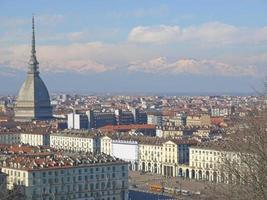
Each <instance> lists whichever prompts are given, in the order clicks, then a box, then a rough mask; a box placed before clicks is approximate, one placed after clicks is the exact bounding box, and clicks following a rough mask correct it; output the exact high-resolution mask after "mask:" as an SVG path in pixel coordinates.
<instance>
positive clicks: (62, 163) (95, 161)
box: [0, 153, 127, 171]
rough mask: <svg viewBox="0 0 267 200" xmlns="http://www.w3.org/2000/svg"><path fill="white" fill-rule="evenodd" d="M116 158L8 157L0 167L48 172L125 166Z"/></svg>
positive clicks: (89, 156)
mask: <svg viewBox="0 0 267 200" xmlns="http://www.w3.org/2000/svg"><path fill="white" fill-rule="evenodd" d="M126 163H127V162H125V161H122V160H120V159H118V158H115V157H112V156H109V155H106V154H93V153H86V154H77V153H76V154H75V153H69V154H68V155H66V154H59V153H57V154H55V155H51V156H47V157H43V158H40V157H24V156H14V157H8V158H6V159H5V160H4V161H1V162H0V165H1V166H2V167H7V168H13V169H20V170H26V171H34V170H44V169H45V170H49V169H63V168H73V167H85V166H95V165H114V164H126Z"/></svg>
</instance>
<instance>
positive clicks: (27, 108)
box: [15, 17, 52, 121]
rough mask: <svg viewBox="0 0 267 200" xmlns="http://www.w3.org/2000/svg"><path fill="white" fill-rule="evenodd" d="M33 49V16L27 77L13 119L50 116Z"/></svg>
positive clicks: (45, 117)
mask: <svg viewBox="0 0 267 200" xmlns="http://www.w3.org/2000/svg"><path fill="white" fill-rule="evenodd" d="M39 73H40V72H39V63H38V61H37V58H36V50H35V30H34V17H32V50H31V58H30V61H29V67H28V73H27V79H26V80H25V82H24V83H23V85H22V87H21V88H20V91H19V95H18V98H17V102H16V106H15V121H31V120H46V119H51V118H52V107H51V104H50V97H49V93H48V90H47V88H46V86H45V84H44V82H43V80H42V79H41V78H40V76H39Z"/></svg>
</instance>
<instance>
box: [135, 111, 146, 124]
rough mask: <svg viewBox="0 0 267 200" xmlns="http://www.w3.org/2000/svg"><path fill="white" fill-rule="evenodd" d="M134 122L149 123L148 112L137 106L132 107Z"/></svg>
mask: <svg viewBox="0 0 267 200" xmlns="http://www.w3.org/2000/svg"><path fill="white" fill-rule="evenodd" d="M132 113H133V117H134V124H147V114H146V113H145V112H144V111H141V110H139V109H137V108H133V109H132Z"/></svg>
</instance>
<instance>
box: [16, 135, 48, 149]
mask: <svg viewBox="0 0 267 200" xmlns="http://www.w3.org/2000/svg"><path fill="white" fill-rule="evenodd" d="M20 143H22V144H29V145H31V146H49V145H50V135H49V134H48V133H39V134H37V133H36V134H35V133H21V134H20Z"/></svg>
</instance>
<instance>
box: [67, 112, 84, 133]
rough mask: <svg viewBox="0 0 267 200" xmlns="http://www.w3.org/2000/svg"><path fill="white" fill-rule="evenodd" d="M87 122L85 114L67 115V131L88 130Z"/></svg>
mask: <svg viewBox="0 0 267 200" xmlns="http://www.w3.org/2000/svg"><path fill="white" fill-rule="evenodd" d="M88 127H89V120H88V116H87V115H85V114H77V113H70V114H68V129H88Z"/></svg>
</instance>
